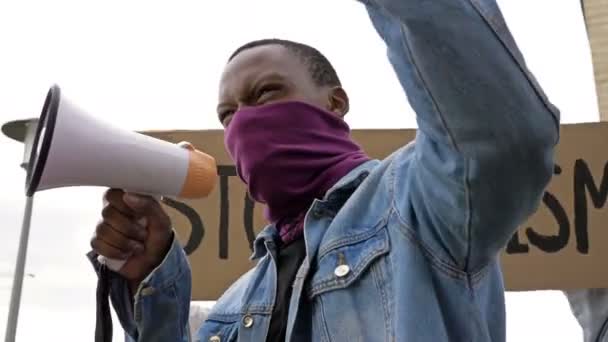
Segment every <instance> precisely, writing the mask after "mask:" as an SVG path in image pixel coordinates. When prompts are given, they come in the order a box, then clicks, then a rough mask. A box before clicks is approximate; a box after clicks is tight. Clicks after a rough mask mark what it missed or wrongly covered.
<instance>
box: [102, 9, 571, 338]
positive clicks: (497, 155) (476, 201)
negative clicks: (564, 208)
mask: <svg viewBox="0 0 608 342" xmlns="http://www.w3.org/2000/svg"><path fill="white" fill-rule="evenodd" d="M364 3H365V5H366V7H367V10H368V12H369V15H370V18H371V20H372V23H373V25H374V26H375V28H376V30H377V32H378V33H379V35H380V36H381V37H382V38H383V39H384V41H385V42H386V45H387V47H388V57H389V59H390V61H391V63H392V64H393V66H394V69H395V71H396V73H397V76H398V78H399V80H400V82H401V84H402V86H403V88H404V90H405V92H406V93H407V96H408V99H409V101H410V103H411V105H412V107H413V108H414V109H415V111H416V112H417V120H418V125H419V131H418V135H417V137H416V142H415V144H411V145H408V146H404V147H403V148H402V149H400V150H398V151H396V152H395V153H394V154H393V155H391V156H390V157H388V158H387V159H385V160H382V161H377V160H369V159H368V157H367V156H366V155H365V153H364V152H363V151H362V150H361V149H360V148H359V146H357V145H356V144H354V143H353V142H352V141H351V140H350V137H349V129H348V126H347V125H346V123H345V122H344V121H343V117H344V115H346V113H347V112H348V109H349V101H348V97H347V94H346V92H345V90H344V89H343V88H342V87H341V85H340V81H339V78H338V76H337V75H336V73H335V71H334V69H333V68H332V67H331V64H330V63H329V62H328V61H327V60H326V59H325V58H324V57H323V56H322V55H321V54H320V53H319V52H318V51H316V50H315V49H313V48H311V47H308V46H305V45H302V44H297V43H294V42H289V41H281V40H262V41H257V42H253V43H250V44H247V45H245V46H243V47H241V48H240V49H238V50H237V51H236V52H235V53H234V54H233V55H232V56H231V58H230V60H229V62H228V63H227V65H226V68H225V70H224V73H223V76H222V79H221V82H220V87H219V106H218V115H219V118H220V120H221V121H222V123H223V124H224V126H225V129H226V134H225V138H226V148H227V150H228V151H229V153H230V155H231V156H232V158H233V159H234V162H235V164H236V166H237V169H238V174H239V176H240V177H241V179H242V180H243V181H244V182H245V183H246V184H247V185H248V190H249V193H250V195H251V197H252V198H253V199H255V200H256V201H258V202H261V203H265V204H266V206H267V210H266V217H267V218H268V220H269V221H270V222H272V224H271V225H269V226H268V227H267V228H266V229H264V230H263V232H262V233H260V235H259V236H258V237H257V239H256V241H255V243H254V254H253V258H254V259H255V260H257V266H256V267H255V268H254V269H252V270H251V271H249V272H248V273H246V274H245V275H244V276H242V277H241V278H240V279H239V280H238V281H237V282H236V283H234V284H233V285H232V286H231V287H230V288H229V289H228V290H227V291H226V292H225V293H224V295H223V296H222V297H221V298H220V299H219V300H218V301H217V303H216V305H215V307H214V308H213V310H212V311H211V312H210V314H209V315H208V317H207V319H206V321H205V323H204V324H203V325H202V327H201V328H200V330H199V331H198V332H197V333H196V334H195V335H196V336H198V338H199V339H200V340H201V341H216V342H217V341H236V340H237V339H238V340H239V341H282V340H286V341H504V340H505V308H504V297H503V296H504V294H503V292H504V288H503V282H502V275H501V271H500V266H499V260H498V255H499V252H500V250H501V249H502V248H503V246H504V245H505V244H506V243H507V241H508V240H509V238H510V237H511V236H512V234H513V233H514V231H515V230H516V228H517V227H518V225H519V224H521V223H522V222H524V221H525V220H526V219H527V218H528V217H529V215H531V214H532V213H533V212H534V211H535V210H536V208H537V206H538V204H539V202H540V199H541V195H542V193H543V190H544V188H545V186H546V185H547V184H548V182H549V180H550V178H551V175H552V170H553V164H554V159H553V157H554V147H555V145H556V143H557V141H558V130H559V114H558V111H557V110H556V109H555V108H554V107H553V106H552V105H551V104H550V103H549V101H548V100H547V98H546V97H545V95H544V94H543V92H542V90H541V89H540V87H539V86H538V84H537V83H536V81H535V80H534V78H533V77H532V75H531V74H530V72H529V71H528V69H527V68H526V66H525V63H524V60H523V57H522V56H521V54H520V52H519V50H518V49H517V47H516V45H515V42H514V40H513V38H512V37H511V35H510V33H509V32H508V29H507V27H506V24H505V23H504V20H503V18H502V16H501V13H500V11H499V9H498V6H497V5H496V3H495V2H494V1H492V0H434V1H422V0H368V1H364ZM363 48H364V47H363ZM373 100H375V101H381V100H382V99H373ZM398 113H399V109H395V113H394V115H399V114H398ZM369 115H375V113H369ZM106 198H107V200H108V202H109V205H108V206H107V207H106V208H105V209H104V211H103V221H102V222H101V223H100V225H99V226H98V227H97V230H96V235H95V236H94V238H93V240H92V246H93V249H94V250H95V251H96V252H97V253H99V254H101V255H105V256H107V257H111V258H124V257H126V256H128V255H131V257H130V259H129V261H128V262H127V263H126V264H125V265H124V267H123V268H122V269H121V270H120V271H119V272H118V274H119V275H118V276H113V277H112V284H111V286H112V290H111V296H112V300H113V303H114V306H115V309H116V311H117V313H118V316H119V317H120V320H121V323H122V325H123V327H124V329H125V331H126V333H127V335H128V339H129V340H137V341H186V340H187V339H188V331H187V330H188V329H187V326H188V308H189V300H190V287H191V278H190V269H189V266H188V263H187V259H186V256H185V255H184V253H183V251H182V249H181V247H180V246H179V244H178V242H177V241H176V240H175V239H174V237H173V233H172V230H171V227H170V222H169V219H168V218H167V216H166V214H165V213H164V212H163V211H162V209H161V207H160V206H159V204H158V203H157V202H156V201H154V200H153V199H151V198H147V197H137V196H134V195H131V194H123V193H122V192H120V191H117V190H111V191H109V192H108V194H107V196H106ZM138 221H139V223H138ZM195 271H196V272H205V270H195ZM208 281H210V282H212V281H213V275H212V274H209V277H208ZM132 298H133V299H132Z"/></svg>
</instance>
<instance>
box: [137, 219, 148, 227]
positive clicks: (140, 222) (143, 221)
mask: <svg viewBox="0 0 608 342" xmlns="http://www.w3.org/2000/svg"><path fill="white" fill-rule="evenodd" d="M137 224H138V225H139V226H140V227H142V228H146V227H148V218H147V217H145V216H144V217H142V218H140V219H139V220H137Z"/></svg>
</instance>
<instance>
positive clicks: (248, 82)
mask: <svg viewBox="0 0 608 342" xmlns="http://www.w3.org/2000/svg"><path fill="white" fill-rule="evenodd" d="M281 101H301V102H306V103H308V104H311V105H314V106H317V107H320V108H324V109H327V110H330V111H333V112H336V113H337V114H338V115H340V116H343V115H344V114H345V113H346V111H347V110H348V98H347V97H346V94H345V93H344V91H343V90H342V89H341V88H339V87H329V86H318V85H317V84H315V82H314V81H313V79H312V76H311V75H310V72H309V70H308V67H307V66H306V65H305V63H303V62H302V61H301V59H300V58H298V57H297V56H295V55H294V54H293V53H292V52H291V51H289V50H288V49H286V48H285V47H283V46H281V45H275V44H273V45H263V46H258V47H254V48H250V49H247V50H244V51H242V52H240V53H239V54H238V55H237V56H236V57H234V58H233V59H232V60H231V61H230V62H229V63H228V64H227V65H226V67H225V69H224V72H223V74H222V77H221V80H220V87H219V102H218V103H219V104H218V107H217V113H218V116H219V119H220V121H221V122H222V124H223V125H224V127H226V126H227V125H228V124H229V123H230V120H232V117H233V115H234V113H235V112H236V111H238V110H239V109H240V108H242V107H251V106H260V105H265V104H270V103H274V102H281Z"/></svg>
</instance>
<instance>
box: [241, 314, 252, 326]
mask: <svg viewBox="0 0 608 342" xmlns="http://www.w3.org/2000/svg"><path fill="white" fill-rule="evenodd" d="M243 326H244V327H245V328H251V327H252V326H253V317H251V316H249V315H246V316H245V317H243Z"/></svg>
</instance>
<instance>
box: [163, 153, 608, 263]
mask: <svg viewBox="0 0 608 342" xmlns="http://www.w3.org/2000/svg"><path fill="white" fill-rule="evenodd" d="M573 167H574V172H573V180H572V182H571V186H573V190H574V191H573V194H574V211H573V217H572V218H570V217H568V214H567V212H566V210H565V209H564V206H563V205H562V204H561V203H560V201H559V198H557V197H556V196H555V194H553V193H551V192H549V191H546V192H545V193H544V195H543V198H542V205H543V206H545V207H546V208H547V209H548V210H549V212H550V213H551V215H552V217H553V219H554V220H555V233H554V234H553V235H543V234H540V233H539V232H538V231H537V230H535V229H534V227H525V229H520V230H518V231H517V232H516V233H515V234H514V235H513V237H512V238H511V240H510V241H509V243H508V245H507V247H506V253H507V254H525V253H528V252H529V251H530V248H531V247H530V245H532V246H534V247H535V248H537V249H539V250H540V251H542V252H545V253H557V252H559V251H561V250H562V249H563V248H565V247H566V246H567V245H568V243H570V242H571V241H573V243H575V244H576V251H577V252H578V253H580V254H582V255H585V254H589V226H588V216H589V211H590V204H591V205H592V206H593V207H594V208H595V209H602V208H603V207H604V206H605V204H606V201H607V200H608V162H607V163H606V164H605V165H604V168H603V170H602V173H601V177H600V179H594V178H593V175H592V173H591V171H590V170H589V166H588V164H587V162H586V161H585V160H583V159H577V160H575V161H574V166H573ZM218 174H219V179H220V183H219V190H220V203H219V218H220V219H219V227H218V228H219V241H218V244H219V249H218V250H219V255H218V257H219V258H220V259H228V255H229V253H228V252H229V241H228V237H229V235H228V229H229V226H230V222H229V217H230V205H229V198H228V196H229V188H228V183H229V182H228V180H229V177H236V176H237V174H236V168H235V167H234V166H233V165H220V166H218ZM561 174H562V167H561V166H560V165H555V167H554V178H555V177H560V175H561ZM232 200H234V199H232ZM242 200H243V201H244V210H243V213H242V220H243V221H242V223H243V225H242V227H243V229H244V233H245V235H246V237H247V241H248V242H249V247H250V248H252V247H253V241H254V239H255V232H254V227H253V216H254V207H255V204H254V202H253V201H252V200H251V199H250V198H249V196H247V194H246V193H245V194H244V195H243V199H242ZM589 200H590V201H589ZM164 204H165V205H167V206H169V207H171V208H173V209H175V210H176V211H177V212H178V213H179V214H181V215H183V216H185V218H186V219H187V220H188V221H189V222H190V225H191V233H190V236H189V238H188V239H187V242H186V244H185V245H184V250H185V252H186V254H188V255H190V254H191V253H192V252H194V251H195V250H196V249H197V248H198V247H199V246H200V244H201V243H202V242H203V239H204V238H205V229H206V228H207V227H206V226H205V224H204V218H202V217H201V216H200V215H199V214H198V213H197V212H196V211H195V210H194V209H193V208H192V207H190V206H189V205H187V204H186V203H183V202H180V201H177V200H173V199H165V200H164ZM257 228H259V227H257ZM572 230H574V234H572ZM520 234H525V236H526V238H527V240H528V243H522V242H521V240H520ZM572 235H573V236H572Z"/></svg>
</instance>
